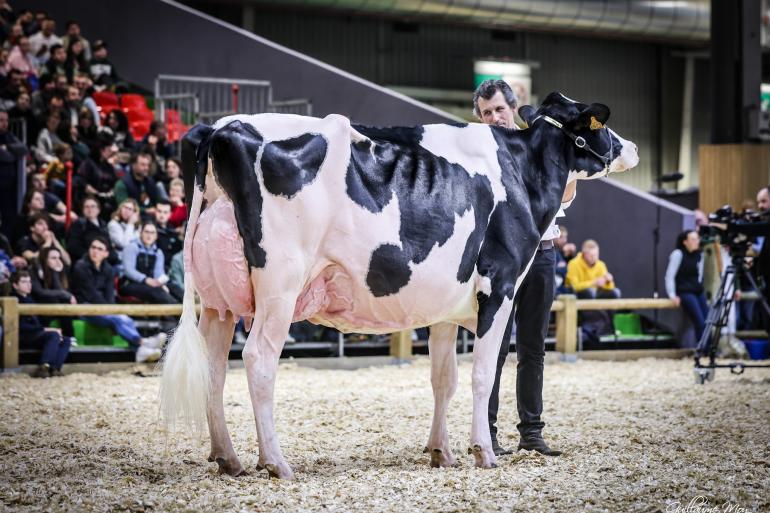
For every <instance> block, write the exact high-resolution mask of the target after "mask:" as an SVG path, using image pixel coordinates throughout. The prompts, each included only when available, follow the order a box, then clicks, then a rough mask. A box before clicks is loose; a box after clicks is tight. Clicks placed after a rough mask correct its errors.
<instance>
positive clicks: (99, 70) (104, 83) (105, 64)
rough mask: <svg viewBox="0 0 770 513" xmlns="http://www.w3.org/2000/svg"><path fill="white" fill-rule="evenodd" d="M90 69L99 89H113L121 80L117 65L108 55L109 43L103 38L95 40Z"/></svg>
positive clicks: (89, 64)
mask: <svg viewBox="0 0 770 513" xmlns="http://www.w3.org/2000/svg"><path fill="white" fill-rule="evenodd" d="M88 70H89V73H90V75H91V77H93V79H94V85H95V86H97V88H98V89H99V90H102V89H111V88H113V87H115V86H116V85H117V83H118V82H119V81H120V78H118V73H117V72H116V71H115V66H114V65H113V64H112V62H110V60H109V58H108V57H107V43H105V42H104V41H102V40H101V39H98V40H96V41H94V44H93V47H92V57H91V62H89V63H88Z"/></svg>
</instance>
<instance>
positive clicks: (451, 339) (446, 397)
mask: <svg viewBox="0 0 770 513" xmlns="http://www.w3.org/2000/svg"><path fill="white" fill-rule="evenodd" d="M456 346H457V325H456V324H449V323H440V324H434V325H433V326H431V327H430V337H429V338H428V348H429V351H430V382H431V385H433V425H432V426H431V428H430V438H429V439H428V446H427V451H428V452H429V453H430V466H431V467H451V466H454V465H455V464H456V463H457V461H456V460H455V458H454V455H452V450H451V449H450V448H449V433H448V431H447V419H446V417H447V408H448V406H449V401H450V400H451V399H452V396H453V395H454V393H455V390H457V357H456V354H455V349H456Z"/></svg>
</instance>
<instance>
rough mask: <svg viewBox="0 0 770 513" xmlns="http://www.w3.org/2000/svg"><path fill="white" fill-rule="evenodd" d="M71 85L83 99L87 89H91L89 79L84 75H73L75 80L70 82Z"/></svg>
mask: <svg viewBox="0 0 770 513" xmlns="http://www.w3.org/2000/svg"><path fill="white" fill-rule="evenodd" d="M72 83H73V85H74V86H75V87H77V88H78V91H80V97H81V98H85V96H86V91H88V88H89V87H91V85H92V84H91V77H89V76H88V75H86V74H85V73H77V74H75V79H74V80H73V81H72Z"/></svg>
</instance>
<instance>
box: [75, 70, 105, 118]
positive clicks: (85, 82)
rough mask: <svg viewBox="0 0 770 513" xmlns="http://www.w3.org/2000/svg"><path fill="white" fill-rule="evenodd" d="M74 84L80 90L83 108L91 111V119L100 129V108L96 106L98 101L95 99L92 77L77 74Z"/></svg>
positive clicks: (85, 74)
mask: <svg viewBox="0 0 770 513" xmlns="http://www.w3.org/2000/svg"><path fill="white" fill-rule="evenodd" d="M73 83H74V85H75V87H77V88H78V91H80V100H81V101H82V102H83V107H86V108H87V109H88V110H89V111H91V114H92V115H93V117H92V118H91V119H92V121H93V122H94V125H96V126H97V127H98V126H99V125H100V119H99V106H98V105H96V101H95V100H94V98H93V92H94V84H93V82H92V81H91V77H89V76H88V74H87V73H76V74H75V80H74V82H73ZM81 117H82V116H81Z"/></svg>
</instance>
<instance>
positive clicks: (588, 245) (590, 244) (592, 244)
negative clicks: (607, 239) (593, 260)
mask: <svg viewBox="0 0 770 513" xmlns="http://www.w3.org/2000/svg"><path fill="white" fill-rule="evenodd" d="M580 249H581V250H582V251H586V250H588V249H599V244H598V243H597V242H596V241H595V240H593V239H586V241H585V242H583V246H582V247H581V248H580Z"/></svg>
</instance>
